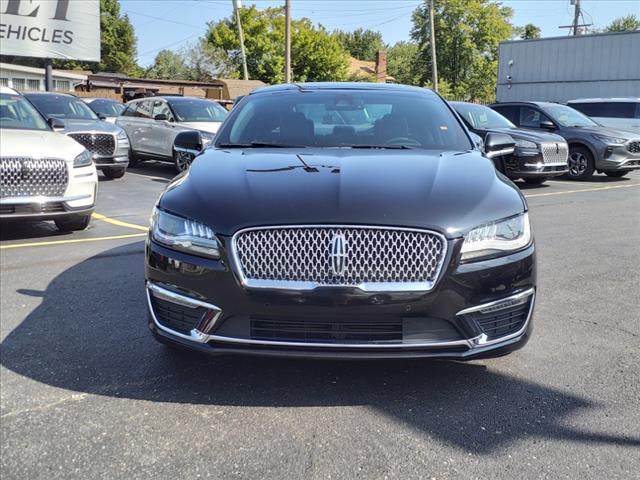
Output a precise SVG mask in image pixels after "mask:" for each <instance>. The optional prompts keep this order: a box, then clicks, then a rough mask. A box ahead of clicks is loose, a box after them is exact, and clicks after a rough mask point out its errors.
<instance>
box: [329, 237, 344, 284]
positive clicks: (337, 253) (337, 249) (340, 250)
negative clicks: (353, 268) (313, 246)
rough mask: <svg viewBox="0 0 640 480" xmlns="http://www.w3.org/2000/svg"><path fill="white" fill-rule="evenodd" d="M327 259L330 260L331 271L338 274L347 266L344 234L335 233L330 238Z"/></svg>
mask: <svg viewBox="0 0 640 480" xmlns="http://www.w3.org/2000/svg"><path fill="white" fill-rule="evenodd" d="M329 248H330V250H329V259H330V260H331V273H332V274H333V275H336V276H340V275H342V274H343V273H344V270H345V268H346V266H347V241H346V240H345V238H344V235H343V234H341V233H336V234H335V235H334V236H333V238H332V239H331V245H330V247H329Z"/></svg>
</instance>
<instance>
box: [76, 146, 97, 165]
mask: <svg viewBox="0 0 640 480" xmlns="http://www.w3.org/2000/svg"><path fill="white" fill-rule="evenodd" d="M92 163H93V159H92V158H91V153H89V150H83V151H82V153H81V154H80V155H78V156H77V157H76V158H74V159H73V166H74V167H88V166H89V165H91V164H92Z"/></svg>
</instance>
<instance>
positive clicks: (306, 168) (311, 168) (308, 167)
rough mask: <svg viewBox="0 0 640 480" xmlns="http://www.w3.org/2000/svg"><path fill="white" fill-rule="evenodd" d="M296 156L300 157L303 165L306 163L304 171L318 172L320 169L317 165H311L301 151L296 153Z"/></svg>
mask: <svg viewBox="0 0 640 480" xmlns="http://www.w3.org/2000/svg"><path fill="white" fill-rule="evenodd" d="M296 157H298V160H300V162H301V163H302V165H304V171H305V172H317V171H318V169H317V168H316V167H312V166H311V165H309V164H308V163H307V162H306V161H305V160H304V158H302V155H300V154H299V153H296Z"/></svg>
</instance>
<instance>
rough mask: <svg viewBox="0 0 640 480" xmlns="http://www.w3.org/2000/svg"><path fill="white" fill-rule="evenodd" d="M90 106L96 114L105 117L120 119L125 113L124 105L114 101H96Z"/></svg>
mask: <svg viewBox="0 0 640 480" xmlns="http://www.w3.org/2000/svg"><path fill="white" fill-rule="evenodd" d="M89 105H90V107H91V109H92V110H93V111H94V112H96V113H99V114H102V115H104V116H105V117H118V116H120V115H121V114H122V112H123V111H124V105H122V104H121V103H118V102H116V101H113V100H94V101H93V102H91V103H90V104H89Z"/></svg>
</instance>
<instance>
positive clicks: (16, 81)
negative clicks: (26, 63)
mask: <svg viewBox="0 0 640 480" xmlns="http://www.w3.org/2000/svg"><path fill="white" fill-rule="evenodd" d="M11 83H13V88H15V89H16V90H24V86H25V82H24V78H12V79H11Z"/></svg>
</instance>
